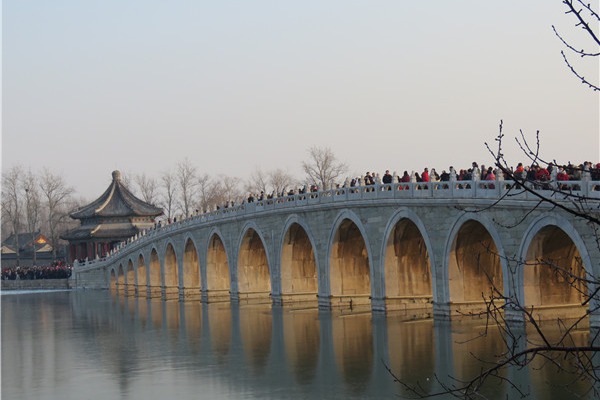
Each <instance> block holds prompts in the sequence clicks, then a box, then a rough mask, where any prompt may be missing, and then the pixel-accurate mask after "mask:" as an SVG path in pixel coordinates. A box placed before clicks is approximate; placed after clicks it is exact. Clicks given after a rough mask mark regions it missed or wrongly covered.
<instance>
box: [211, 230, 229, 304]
mask: <svg viewBox="0 0 600 400" xmlns="http://www.w3.org/2000/svg"><path fill="white" fill-rule="evenodd" d="M230 280H231V279H230V276H229V261H228V259H227V252H226V251H225V245H223V241H222V240H221V238H220V237H219V235H217V234H214V235H212V237H211V238H210V241H209V242H208V251H207V254H206V297H207V300H208V301H227V300H229V298H230V294H229V288H230Z"/></svg>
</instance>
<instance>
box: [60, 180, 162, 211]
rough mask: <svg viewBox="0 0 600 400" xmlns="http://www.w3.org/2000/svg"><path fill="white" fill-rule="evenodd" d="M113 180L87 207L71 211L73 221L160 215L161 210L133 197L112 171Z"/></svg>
mask: <svg viewBox="0 0 600 400" xmlns="http://www.w3.org/2000/svg"><path fill="white" fill-rule="evenodd" d="M112 177H113V180H112V182H111V184H110V186H109V187H108V188H107V189H106V191H105V192H104V193H103V194H102V195H101V196H100V197H99V198H98V199H96V200H95V201H93V202H92V203H90V204H88V205H87V206H83V207H80V208H79V209H77V210H75V211H73V212H72V213H71V214H70V216H71V218H74V219H86V218H92V217H156V216H159V215H162V213H163V210H162V208H159V207H156V206H154V205H152V204H149V203H146V202H145V201H143V200H141V199H139V198H137V197H135V195H134V194H133V193H131V192H130V191H129V189H127V188H126V187H125V185H124V184H123V182H122V181H121V173H120V172H119V171H113V173H112Z"/></svg>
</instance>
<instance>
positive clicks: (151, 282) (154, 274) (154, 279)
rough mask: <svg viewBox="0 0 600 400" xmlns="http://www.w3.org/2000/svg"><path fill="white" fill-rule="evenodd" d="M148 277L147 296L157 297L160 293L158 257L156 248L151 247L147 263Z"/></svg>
mask: <svg viewBox="0 0 600 400" xmlns="http://www.w3.org/2000/svg"><path fill="white" fill-rule="evenodd" d="M149 275H150V276H149V279H148V288H149V293H148V294H149V296H150V297H157V296H160V295H161V279H160V258H159V257H158V251H156V248H154V247H153V248H152V250H151V251H150V264H149Z"/></svg>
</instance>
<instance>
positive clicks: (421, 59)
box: [2, 0, 600, 200]
mask: <svg viewBox="0 0 600 400" xmlns="http://www.w3.org/2000/svg"><path fill="white" fill-rule="evenodd" d="M564 11H565V9H564V6H563V5H562V4H561V1H560V0H529V1H523V0H497V1H491V0H486V1H475V0H469V1H467V0H455V1H448V0H429V1H410V2H409V1H405V0H390V1H383V0H376V1H364V0H363V1H352V0H335V1H328V0H318V1H311V0H303V1H295V2H292V1H282V0H272V1H260V0H253V1H228V0H219V1H202V0H198V1H182V0H172V1H155V0H144V1H137V0H134V1H122V0H120V1H113V0H102V1H95V0H94V1H75V0H52V1H48V0H33V1H23V0H4V1H3V9H2V60H3V62H2V72H3V74H2V85H3V88H2V95H3V96H2V106H3V107H2V168H3V169H4V170H5V169H7V168H9V167H11V166H13V165H15V164H17V163H18V164H20V165H22V166H24V167H25V168H31V169H32V170H34V171H37V170H39V169H41V168H42V167H49V168H50V169H51V170H53V171H55V172H56V173H59V174H61V175H63V176H64V177H65V180H66V182H67V183H68V184H69V185H71V186H73V187H74V188H75V189H76V191H77V194H78V195H79V196H83V197H84V198H87V199H89V200H93V199H95V198H96V197H98V196H99V195H100V194H101V193H102V191H104V189H106V187H107V186H108V184H109V183H110V180H111V172H112V171H113V170H115V169H119V170H121V171H122V172H123V173H124V174H126V175H134V174H140V173H142V172H144V173H146V174H147V175H149V176H154V177H158V176H159V175H160V174H161V173H162V172H163V171H166V170H168V169H173V168H175V166H176V164H177V163H178V162H180V161H183V160H184V159H185V158H187V159H189V160H190V161H191V162H192V164H194V165H195V166H196V167H197V168H198V170H199V172H201V173H204V172H206V173H209V174H212V175H214V176H217V175H219V174H225V175H229V176H235V177H239V178H240V179H241V180H245V179H247V178H248V177H249V176H250V174H251V173H252V172H253V171H254V170H256V169H257V168H259V167H260V168H261V169H262V170H263V171H269V170H273V169H276V168H284V169H285V170H287V171H289V172H290V173H292V174H293V175H294V176H296V177H298V178H299V179H300V178H303V176H304V174H303V173H302V170H301V163H302V161H303V160H304V159H306V157H307V149H308V148H309V147H311V146H319V147H330V148H331V149H333V151H334V152H335V154H336V156H337V157H338V159H339V160H341V161H343V162H346V163H347V164H349V165H350V167H351V171H350V174H349V175H355V174H364V173H365V172H366V171H376V172H380V173H382V172H383V171H385V169H390V170H391V171H398V172H402V171H403V170H408V171H409V172H410V171H411V170H417V171H419V172H420V171H421V170H422V169H423V167H426V166H427V167H429V168H436V169H437V170H438V172H440V171H441V170H442V169H446V168H447V167H448V166H449V165H454V166H455V167H456V168H461V167H467V166H469V165H470V164H471V162H472V161H477V162H480V163H484V164H486V165H489V163H490V162H491V161H492V158H491V156H490V155H489V153H488V152H487V150H486V148H485V145H484V142H491V143H493V142H494V138H495V137H496V135H497V134H498V125H499V123H500V120H501V119H502V120H504V133H505V134H506V135H507V144H506V146H505V147H506V148H505V155H506V157H507V158H508V160H509V161H510V162H514V163H515V164H516V162H517V161H521V160H524V156H522V154H520V153H519V150H518V149H517V148H516V147H515V146H514V144H513V143H514V139H513V138H514V137H515V136H517V135H518V134H519V130H520V129H522V130H523V132H524V133H525V134H526V135H528V136H529V137H530V138H531V139H533V138H534V135H535V131H536V130H540V132H541V145H542V154H544V155H545V156H546V158H548V159H553V158H554V159H557V160H558V161H559V162H567V161H573V162H578V163H579V162H582V161H585V160H589V161H593V162H600V144H599V141H600V139H599V134H600V133H599V132H600V129H599V126H600V121H599V113H600V110H599V94H598V92H595V93H594V92H592V91H591V90H590V89H587V88H586V87H584V86H583V85H582V84H581V83H580V82H579V81H578V80H577V79H576V78H575V77H574V76H573V75H572V74H571V73H570V72H569V71H568V70H567V67H566V65H565V64H564V61H563V60H562V56H561V55H560V50H561V49H562V48H563V46H562V43H560V41H559V40H558V38H557V37H555V36H554V33H553V32H552V29H551V25H553V24H554V25H556V26H557V28H558V29H559V30H560V31H561V32H563V33H564V34H565V36H566V37H567V38H569V39H571V40H572V41H573V42H574V44H575V45H576V46H575V47H582V48H584V47H588V48H589V46H587V45H588V43H590V42H589V40H588V38H587V37H586V36H585V35H584V34H583V33H582V32H579V30H578V29H577V28H575V27H574V19H573V17H572V16H568V15H565V14H564ZM596 51H597V50H596ZM571 59H572V60H573V61H574V62H576V63H577V65H578V66H579V68H580V70H581V71H582V73H583V74H584V75H585V76H586V77H590V78H591V79H592V80H594V81H595V82H598V68H599V67H598V60H597V59H596V60H581V59H579V58H578V57H576V56H572V57H571Z"/></svg>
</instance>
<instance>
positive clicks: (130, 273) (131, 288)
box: [125, 260, 135, 295]
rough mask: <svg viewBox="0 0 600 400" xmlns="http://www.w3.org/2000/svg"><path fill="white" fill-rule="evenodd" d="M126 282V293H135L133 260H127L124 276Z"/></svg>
mask: <svg viewBox="0 0 600 400" xmlns="http://www.w3.org/2000/svg"><path fill="white" fill-rule="evenodd" d="M125 281H126V283H127V287H126V289H125V290H126V291H127V294H128V295H133V294H135V270H134V269H133V261H131V260H129V261H128V262H127V276H126V277H125Z"/></svg>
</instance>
